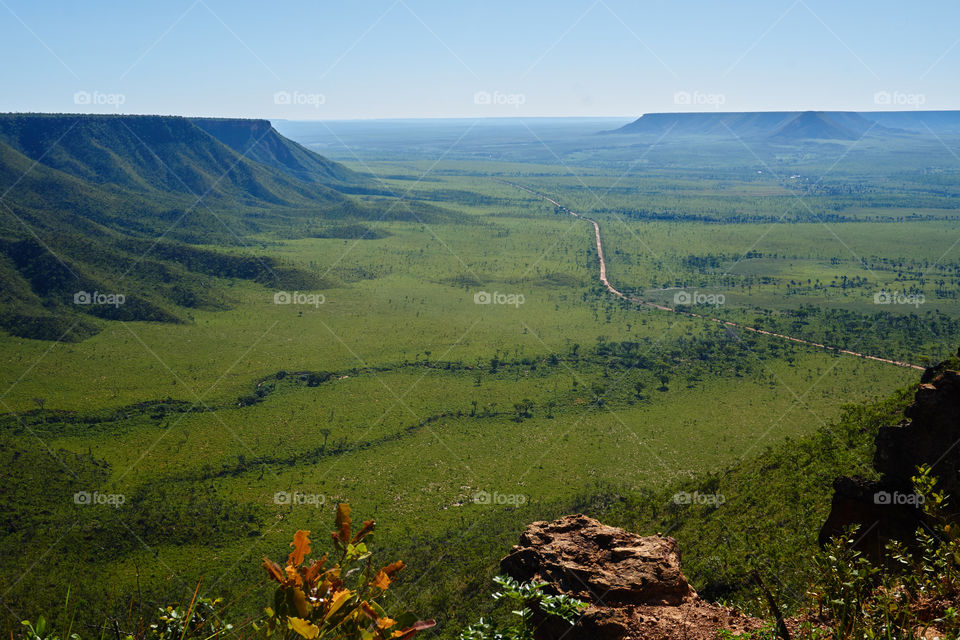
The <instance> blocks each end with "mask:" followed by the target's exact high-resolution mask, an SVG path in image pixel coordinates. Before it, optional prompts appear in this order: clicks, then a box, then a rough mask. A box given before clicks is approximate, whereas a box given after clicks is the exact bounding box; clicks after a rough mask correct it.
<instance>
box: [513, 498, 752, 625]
mask: <svg viewBox="0 0 960 640" xmlns="http://www.w3.org/2000/svg"><path fill="white" fill-rule="evenodd" d="M500 568H501V570H502V571H503V572H504V573H506V574H508V575H510V576H512V577H513V578H515V579H516V580H519V581H526V580H537V581H542V582H546V583H547V586H546V587H545V588H544V590H545V591H547V592H548V593H553V594H561V593H563V594H567V595H570V596H574V597H576V598H579V599H581V600H584V601H585V602H588V603H590V608H589V609H587V610H586V611H585V613H584V614H583V616H582V617H581V619H580V621H579V622H578V623H577V624H576V625H575V626H574V627H573V628H571V627H570V626H569V625H567V624H566V623H562V622H561V623H554V624H551V623H549V621H543V620H540V622H541V623H542V624H541V625H540V626H539V628H538V631H537V639H538V640H559V639H560V638H564V639H565V640H641V639H642V640H660V639H664V640H666V639H667V638H689V639H690V640H701V639H702V640H708V639H709V640H713V639H714V638H715V637H716V632H717V630H718V629H730V630H733V631H734V632H737V633H741V632H743V631H749V630H753V629H757V628H759V627H760V626H761V625H762V623H761V621H759V620H756V619H754V618H749V617H747V616H744V615H742V614H740V613H738V612H735V611H733V610H730V609H726V608H724V607H719V606H717V605H714V604H711V603H709V602H706V601H704V600H702V599H700V597H699V596H698V595H697V592H696V591H694V589H693V587H691V586H690V583H688V582H687V579H686V577H685V576H684V575H683V571H682V570H681V567H680V550H679V548H678V547H677V542H676V541H675V540H674V539H673V538H669V537H665V536H659V535H656V536H647V537H644V536H639V535H637V534H634V533H629V532H627V531H624V530H623V529H618V528H616V527H610V526H607V525H604V524H602V523H601V522H599V521H597V520H594V519H593V518H589V517H587V516H584V515H571V516H565V517H563V518H560V519H559V520H555V521H554V522H534V523H532V524H530V525H529V526H528V527H527V528H526V530H525V531H524V532H523V534H522V535H521V536H520V543H519V544H518V545H516V546H514V547H513V549H512V550H511V552H510V554H509V555H508V556H507V557H505V558H504V559H503V560H501V561H500Z"/></svg>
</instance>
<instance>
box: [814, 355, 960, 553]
mask: <svg viewBox="0 0 960 640" xmlns="http://www.w3.org/2000/svg"><path fill="white" fill-rule="evenodd" d="M958 365H960V361H958V360H957V359H952V360H949V361H946V362H944V363H941V364H940V365H937V366H936V367H933V368H931V369H928V370H927V372H926V373H925V374H924V376H923V378H922V379H921V383H920V385H919V386H918V387H917V391H916V393H915V395H914V400H913V403H912V404H911V405H910V406H909V407H907V409H906V411H905V412H904V416H905V419H904V420H902V421H901V422H900V423H899V424H898V425H896V426H889V427H882V428H881V429H880V431H879V432H878V433H877V438H876V444H877V449H876V453H875V455H874V460H873V467H874V469H876V470H877V471H878V472H879V473H880V474H881V478H880V480H876V481H874V480H865V479H863V478H859V477H853V478H848V477H841V478H838V479H837V480H836V481H835V482H834V484H833V488H834V494H833V503H832V505H831V509H830V515H829V516H828V517H827V520H826V522H825V523H824V525H823V528H822V529H821V530H820V544H825V543H826V542H827V541H828V540H829V539H830V538H832V537H834V536H837V535H840V534H841V533H842V532H843V530H844V528H845V527H848V526H850V525H853V524H858V525H860V533H859V535H858V536H857V541H856V547H857V548H858V549H860V550H861V551H862V552H864V553H865V555H867V557H869V558H871V559H873V560H878V559H879V558H880V557H881V554H882V551H883V548H884V546H885V545H886V543H887V542H888V541H890V540H900V541H903V542H907V543H909V542H911V541H913V540H914V534H915V532H916V530H917V528H918V527H920V526H921V525H922V523H923V518H924V516H923V511H922V509H921V506H920V502H919V501H920V498H919V496H915V495H914V493H913V483H912V480H911V478H912V476H914V475H916V469H917V467H918V466H920V465H923V464H928V465H931V466H932V473H933V475H934V476H936V477H937V478H938V479H939V481H940V482H939V485H938V488H939V489H940V490H942V491H945V492H946V493H947V494H948V495H949V496H951V497H953V499H952V500H950V501H949V508H948V509H947V511H948V513H947V514H946V515H947V516H948V517H958V516H960V512H958V511H957V509H958V505H960V501H958V499H957V498H958V497H960V474H958V470H960V446H958V445H960V373H958V372H957V371H956V370H955V369H956V368H957V366H958Z"/></svg>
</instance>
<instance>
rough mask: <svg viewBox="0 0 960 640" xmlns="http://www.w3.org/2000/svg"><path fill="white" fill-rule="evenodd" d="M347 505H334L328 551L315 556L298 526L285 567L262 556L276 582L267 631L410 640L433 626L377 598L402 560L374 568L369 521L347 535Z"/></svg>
mask: <svg viewBox="0 0 960 640" xmlns="http://www.w3.org/2000/svg"><path fill="white" fill-rule="evenodd" d="M351 524H352V521H351V519H350V507H349V506H348V505H346V504H340V505H337V516H336V531H334V532H333V533H332V534H331V536H332V538H333V544H334V561H333V563H332V564H330V565H328V564H327V563H328V559H329V557H330V554H326V553H325V554H323V555H322V556H321V557H319V558H316V559H314V560H313V561H307V558H308V556H310V553H311V550H310V539H309V537H308V536H309V534H310V532H309V531H303V530H300V531H297V533H296V534H295V535H294V537H293V542H291V543H290V546H291V547H293V551H291V552H290V555H289V557H288V558H287V564H286V566H285V567H281V566H280V565H279V564H278V563H276V562H274V561H272V560H270V559H268V558H265V559H264V561H263V567H264V568H265V569H266V571H267V574H268V575H269V576H270V578H271V579H272V580H275V581H276V582H277V583H279V587H278V588H277V590H276V593H275V594H274V605H273V607H271V608H268V609H266V614H267V625H266V635H267V636H268V637H270V636H279V637H280V638H281V639H282V640H291V639H297V638H306V640H328V639H333V638H336V639H337V640H385V639H388V638H394V639H398V640H408V639H409V638H412V637H413V636H415V635H416V634H417V633H419V632H420V631H423V630H424V629H429V628H431V627H433V626H434V624H435V623H434V621H433V620H426V621H423V620H418V619H417V618H416V617H415V616H414V615H413V614H410V613H405V614H403V615H401V616H397V618H392V617H390V616H389V615H387V612H386V611H385V610H384V609H383V607H382V606H381V605H380V604H379V603H378V602H377V601H378V600H379V599H381V598H382V597H383V595H384V593H386V591H387V588H388V587H389V586H390V584H391V582H392V581H393V578H394V575H395V574H396V573H397V572H398V571H400V570H401V569H403V567H404V564H403V562H401V561H396V562H393V563H391V564H388V565H386V566H384V567H382V568H380V569H375V568H374V565H373V561H372V559H371V555H372V554H371V553H370V551H369V550H368V549H367V545H366V542H364V540H365V539H367V538H368V536H369V535H370V534H371V533H372V532H373V529H374V526H375V525H374V522H373V520H367V521H366V522H364V523H363V527H362V528H361V529H360V530H359V531H357V532H356V533H355V534H353V535H351Z"/></svg>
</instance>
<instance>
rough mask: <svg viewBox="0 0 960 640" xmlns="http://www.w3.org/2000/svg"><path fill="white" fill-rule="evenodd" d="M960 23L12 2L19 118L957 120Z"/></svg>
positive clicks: (851, 15)
mask: <svg viewBox="0 0 960 640" xmlns="http://www.w3.org/2000/svg"><path fill="white" fill-rule="evenodd" d="M957 24H960V3H957V2H955V1H954V0H950V1H943V2H941V1H933V2H912V3H905V2H901V1H897V2H887V1H877V0H872V1H870V2H860V1H851V0H830V1H820V0H788V1H781V0H762V1H755V0H747V1H743V2H718V1H717V0H708V1H700V0H670V1H653V2H637V1H620V0H596V1H594V0H589V1H582V2H581V1H573V0H569V1H568V0H553V1H551V2H539V1H538V2H523V1H517V0H514V1H512V2H501V1H499V0H484V1H482V2H468V1H463V0H383V1H381V0H363V1H354V2H329V1H327V0H314V1H311V2H294V1H290V0H283V1H282V2H275V3H265V2H242V1H236V0H234V1H226V2H222V1H219V0H183V1H181V0H166V1H164V2H150V3H148V2H130V1H129V0H126V1H124V2H109V1H106V0H90V1H86V2H77V1H76V0H67V1H59V0H51V1H46V2H37V1H36V0H0V55H2V56H3V60H4V61H5V63H4V64H3V65H2V66H0V86H2V87H3V91H2V93H0V96H2V104H0V111H50V112H77V111H82V112H105V113H113V112H121V113H171V114H182V115H206V116H245V117H267V118H289V119H325V118H390V117H398V118H409V117H487V116H491V117H497V116H521V117H534V116H631V117H632V116H636V115H640V114H642V113H646V112H652V111H685V110H696V111H704V110H712V109H722V110H730V111H739V110H772V109H790V110H794V109H851V110H870V109H909V108H923V109H953V108H958V106H960V99H958V98H960V83H958V82H957V76H958V74H957V71H958V69H960V33H958V32H957V30H956V25H957Z"/></svg>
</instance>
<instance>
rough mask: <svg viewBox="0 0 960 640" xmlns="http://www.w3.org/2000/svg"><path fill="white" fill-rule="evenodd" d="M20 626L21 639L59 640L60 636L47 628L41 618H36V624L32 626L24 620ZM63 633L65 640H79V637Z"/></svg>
mask: <svg viewBox="0 0 960 640" xmlns="http://www.w3.org/2000/svg"><path fill="white" fill-rule="evenodd" d="M20 624H22V625H23V638H24V640H60V636H59V635H58V634H56V633H54V631H53V630H52V629H50V628H48V627H47V621H46V620H45V619H44V617H43V616H39V617H38V618H37V623H36V624H33V623H32V622H30V621H29V620H24V621H22V622H21V623H20ZM68 633H69V631H68V632H66V633H64V639H65V640H80V636H78V635H77V634H75V633H69V635H67V634H68Z"/></svg>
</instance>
